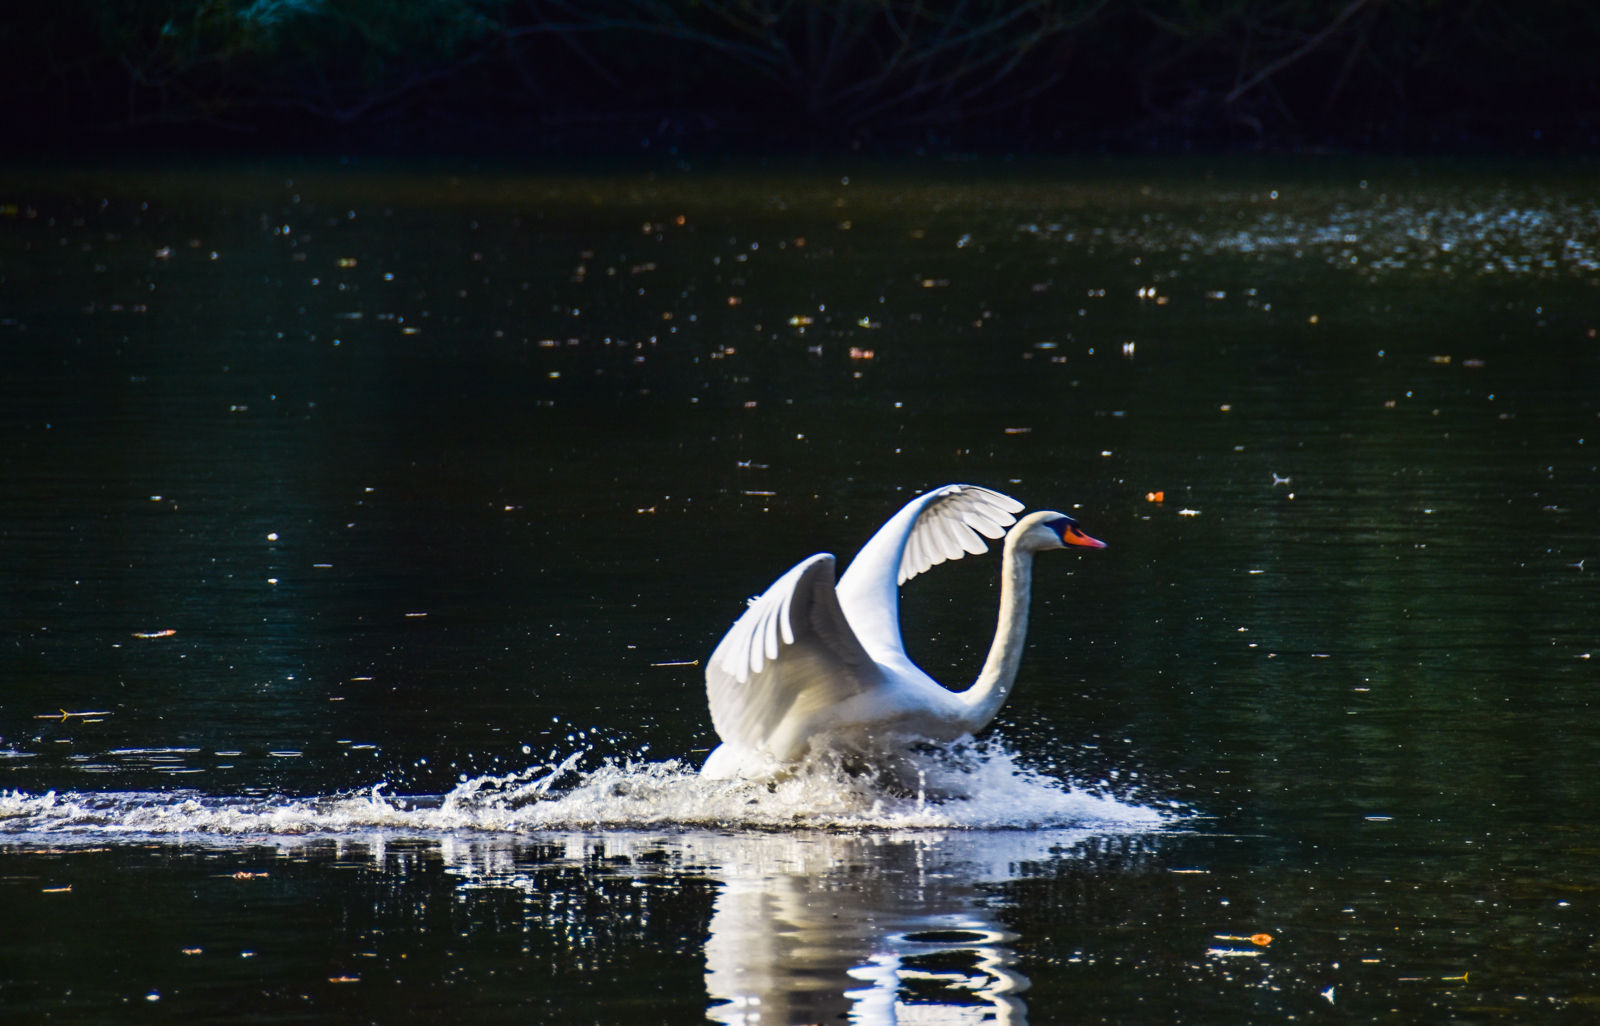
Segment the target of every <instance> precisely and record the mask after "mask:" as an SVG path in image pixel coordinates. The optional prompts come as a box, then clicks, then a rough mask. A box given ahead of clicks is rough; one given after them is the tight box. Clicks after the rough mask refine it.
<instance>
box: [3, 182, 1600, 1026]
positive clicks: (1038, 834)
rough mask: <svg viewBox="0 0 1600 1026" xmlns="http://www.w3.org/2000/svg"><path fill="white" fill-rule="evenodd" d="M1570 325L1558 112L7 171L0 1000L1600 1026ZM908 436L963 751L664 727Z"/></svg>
mask: <svg viewBox="0 0 1600 1026" xmlns="http://www.w3.org/2000/svg"><path fill="white" fill-rule="evenodd" d="M1597 329H1600V187H1597V186H1596V184H1595V179H1594V177H1593V173H1592V169H1591V168H1589V167H1587V166H1583V165H1577V164H1573V165H1521V166H1490V165H1465V164H1456V163H1446V162H1407V161H1400V160H1388V161H1361V160H1355V159H1346V158H1340V159H1337V160H1333V159H1329V160H1322V161H1309V160H1308V161H1303V162H1289V161H1283V162H1278V163H1272V162H1264V163H1246V162H1238V163H1229V162H1221V161H1216V162H1211V163H1205V162H1198V161H1191V162H1183V161H1172V162H1154V161H1152V162H1133V161H1127V162H1103V163H1090V162H1085V163H1080V164H1060V165H1043V164H1038V165H1005V166H1001V165H999V164H998V163H996V164H988V165H983V164H978V165H960V164H941V165H937V166H933V167H931V168H929V167H919V166H911V165H889V164H882V165H874V164H859V165H852V166H848V167H846V166H840V167H837V168H833V169H831V170H830V169H827V168H817V167H809V166H798V165H796V166H791V167H787V168H777V167H759V166H754V165H752V166H746V167H740V168H720V169H710V170H706V169H701V168H690V167H688V166H685V165H679V166H674V167H670V168H668V167H666V166H663V167H661V168H659V169H658V170H657V171H656V172H655V173H654V174H646V173H643V172H637V173H635V172H619V171H614V170H611V171H605V172H599V173H595V174H593V175H589V176H581V175H556V174H534V173H528V174H519V173H510V172H485V171H474V170H467V169H460V170H458V171H456V172H454V173H452V172H451V171H449V170H445V171H439V172H434V171H417V170H414V169H384V168H371V167H358V166H356V165H349V166H333V165H328V166H307V165H303V164H284V165H282V166H267V167H263V166H259V165H251V166H243V165H217V166H212V167H197V168H184V169H177V168H169V169H165V170H160V169H155V170H152V169H132V170H129V169H120V170H114V171H100V170H85V169H48V170H37V169H35V170H27V169H23V170H15V169H14V170H11V171H8V172H5V173H3V174H0V344H3V346H4V353H5V369H4V373H3V374H0V479H3V481H4V487H3V488H0V566H3V567H4V581H5V587H4V588H3V590H0V630H3V636H0V649H3V651H4V652H5V655H4V657H3V659H0V681H3V685H0V789H3V790H0V920H3V921H4V922H5V923H6V924H7V927H8V928H7V929H6V930H4V931H3V933H0V1014H3V1017H4V1018H5V1020H6V1021H8V1022H43V1021H47V1020H48V1021H50V1022H83V1023H99V1022H106V1021H124V1020H127V1021H146V1020H148V1021H176V1022H206V1021H237V1020H240V1019H250V1020H252V1021H273V1022H277V1021H283V1022H288V1021H294V1022H328V1023H344V1022H350V1023H355V1022H362V1023H366V1022H380V1023H391V1022H437V1021H461V1022H502V1021H504V1022H511V1021H515V1022H585V1023H587V1022H594V1023H607V1024H609V1023H693V1022H703V1021H706V1020H707V1019H708V1018H709V1020H711V1021H715V1022H722V1023H744V1024H756V1023H760V1024H763V1026H766V1024H778V1026H786V1024H792V1026H799V1024H805V1023H827V1022H854V1023H862V1024H881V1023H891V1022H899V1023H941V1024H947V1023H984V1022H996V1023H1022V1022H1027V1021H1032V1022H1034V1023H1054V1022H1067V1021H1102V1022H1116V1023H1145V1022H1151V1023H1158V1022H1159V1023H1165V1022H1217V1023H1238V1022H1267V1021H1271V1022H1283V1021H1290V1020H1292V1021H1297V1022H1299V1021H1307V1020H1316V1021H1334V1020H1337V1019H1358V1020H1366V1021H1388V1022H1397V1023H1398V1022H1444V1021H1463V1022H1502V1021H1506V1022H1509V1021H1519V1022H1521V1021H1540V1022H1590V1021H1593V1020H1594V1017H1595V1016H1596V1015H1600V970H1597V966H1600V882H1597V880H1600V876H1597V870H1596V867H1597V865H1600V710H1597V708H1596V704H1595V703H1596V688H1597V685H1600V629H1597V628H1600V584H1597V581H1600V536H1597V535H1600V532H1597V524H1600V471H1597V465H1600V339H1597V338H1596V332H1597ZM948 482H971V483H975V484H980V485H984V486H987V487H991V488H995V489H998V490H1000V491H1003V492H1005V493H1007V494H1009V495H1012V496H1015V497H1016V498H1018V499H1019V500H1020V501H1022V502H1024V503H1026V504H1027V505H1028V507H1029V508H1031V509H1039V508H1053V509H1058V510H1062V511H1065V512H1068V513H1071V514H1072V515H1074V516H1076V517H1077V518H1078V519H1079V520H1080V522H1081V523H1082V524H1083V526H1084V529H1085V530H1087V531H1088V532H1089V533H1091V534H1093V535H1094V536H1096V537H1098V538H1101V539H1103V540H1105V541H1106V542H1107V543H1108V546H1109V547H1108V548H1107V549H1106V550H1104V551H1101V552H1087V553H1084V554H1081V555H1080V554H1078V553H1077V552H1076V551H1074V552H1073V553H1063V554H1060V555H1050V556H1042V557H1041V558H1040V561H1039V567H1038V573H1037V579H1036V582H1035V591H1034V607H1033V628H1032V633H1031V635H1030V638H1029V648H1028V652H1027V655H1026V658H1025V659H1024V662H1023V665H1022V671H1021V677H1020V680H1019V683H1018V686H1017V690H1016V692H1015V694H1014V695H1013V696H1012V698H1011V701H1010V702H1009V704H1008V705H1007V706H1006V708H1005V710H1004V711H1003V713H1002V714H1001V717H1000V719H999V720H998V721H997V722H996V724H995V725H994V726H993V727H992V728H990V730H988V731H986V732H984V734H983V735H981V736H980V737H979V738H978V739H976V741H974V742H971V743H969V744H965V745H961V746H958V747H957V749H956V750H954V751H951V752H946V753H944V754H942V755H941V754H940V753H930V754H927V755H926V756H925V758H927V759H928V760H930V761H929V763H928V765H929V766H930V768H931V770H932V771H933V772H936V773H943V774H946V775H947V776H949V777H951V778H952V779H955V778H959V781H960V783H961V787H960V788H957V789H956V790H957V791H959V793H961V794H963V795H964V796H965V797H962V798H958V799H948V800H940V799H938V798H931V799H930V798H928V797H926V796H925V795H924V796H918V797H914V798H913V797H906V796H904V795H896V794H880V793H875V792H873V791H872V790H871V788H870V787H868V786H867V785H863V784H860V783H859V782H851V781H847V780H840V779H833V778H827V777H817V778H803V779H800V780H796V781H790V782H788V783H785V784H782V785H780V786H777V787H775V788H772V789H768V788H765V787H759V786H753V785H735V784H711V783H704V782H701V781H700V780H699V779H698V778H697V777H695V776H694V770H695V769H696V768H697V767H698V765H699V763H700V762H701V761H702V760H703V759H704V757H705V752H706V751H707V750H708V749H710V748H711V747H712V746H713V745H714V744H715V743H716V740H717V739H716V735H715V733H714V732H713V731H712V728H711V723H710V717H709V715H708V712H707V709H706V699H705V688H704V682H703V676H702V674H703V668H704V660H705V658H706V656H707V655H708V654H709V653H710V651H711V650H712V648H713V647H714V646H715V645H716V643H717V641H718V639H719V638H720V637H721V635H722V634H723V632H724V631H725V630H726V629H727V628H728V626H729V625H730V624H731V623H732V621H733V620H734V619H735V618H736V617H737V616H738V615H739V613H740V612H741V611H742V609H743V608H744V600H745V599H746V598H747V597H749V596H751V595H755V594H759V593H760V592H761V591H762V590H764V589H765V588H766V587H767V586H768V584H770V583H771V582H772V581H773V580H774V579H775V578H776V577H778V576H779V575H780V574H781V573H783V572H784V571H785V570H787V569H788V568H789V567H790V566H792V565H794V564H795V563H796V562H798V561H799V560H800V559H802V558H804V557H805V556H807V555H810V554H811V553H814V552H819V551H828V552H834V553H836V554H838V556H839V557H840V559H841V562H843V561H846V560H848V558H849V557H850V556H851V555H852V554H853V553H854V552H855V551H856V549H857V548H858V547H859V546H860V545H861V544H862V543H863V542H864V541H865V540H866V539H867V538H868V537H869V536H870V535H871V534H872V532H873V531H874V530H875V529H876V528H877V527H878V526H879V525H880V524H881V523H882V522H883V521H884V520H885V519H887V518H888V517H889V516H890V515H891V514H893V513H894V511H895V510H897V509H898V508H899V507H900V506H901V505H902V504H903V503H904V502H906V501H907V500H908V499H910V498H911V497H912V496H914V495H916V494H918V493H919V492H921V491H923V490H926V489H928V488H931V487H935V486H938V485H942V484H945V483H948ZM997 566H998V564H997V560H996V557H995V556H994V555H992V554H991V555H988V556H971V557H968V558H967V559H965V560H962V561H961V562H959V563H953V564H949V565H945V566H940V567H937V568H935V569H934V570H932V571H930V572H929V573H928V574H926V575H925V576H922V577H918V578H917V579H915V580H913V581H911V582H909V583H908V584H907V585H906V587H905V588H904V590H903V620H904V624H905V628H906V637H907V645H908V649H909V651H910V653H911V655H912V656H913V658H915V659H916V660H917V661H918V663H919V664H920V665H922V666H923V667H925V668H926V669H927V670H928V671H929V672H931V673H932V674H933V675H934V676H936V677H938V678H940V679H941V680H944V681H946V682H948V683H950V684H952V685H953V686H955V687H958V688H959V687H965V686H966V684H967V683H968V682H970V680H971V679H972V678H973V676H974V675H975V674H976V673H977V670H978V667H979V665H980V664H981V662H982V659H983V655H984V652H985V651H986V649H987V646H988V641H989V638H990V635H991V633H992V631H993V629H994V612H995V605H996V602H997V588H996V579H997ZM697 661H698V662H697ZM1262 935H1265V936H1262ZM1252 938H1253V939H1252ZM1269 938H1270V939H1269Z"/></svg>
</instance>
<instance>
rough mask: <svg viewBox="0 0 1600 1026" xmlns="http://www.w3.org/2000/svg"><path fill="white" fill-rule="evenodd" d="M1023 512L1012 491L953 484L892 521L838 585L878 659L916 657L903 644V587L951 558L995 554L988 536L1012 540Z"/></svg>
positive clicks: (919, 498)
mask: <svg viewBox="0 0 1600 1026" xmlns="http://www.w3.org/2000/svg"><path fill="white" fill-rule="evenodd" d="M1021 510H1022V503H1020V502H1018V501H1017V500H1016V499H1013V498H1011V497H1010V496H1009V495H1002V494H1001V493H999V492H996V491H992V490H990V489H988V488H980V487H978V486H977V485H967V484H953V485H945V486H944V487H943V488H935V489H934V490H933V491H931V492H926V493H924V494H922V495H919V496H917V497H916V498H915V499H912V500H911V501H910V502H909V503H907V504H906V506H905V508H904V509H902V510H901V511H900V512H898V513H896V514H895V515H894V516H893V517H892V518H890V520H889V522H888V523H887V524H884V525H883V527H882V528H880V529H879V530H878V533H877V534H875V535H873V536H872V539H871V540H870V541H868V542H867V544H866V545H865V546H863V547H862V549H861V551H860V552H859V553H857V554H856V558H855V559H854V560H852V561H851V563H850V568H849V569H848V570H846V571H845V575H844V577H843V579H841V580H840V581H839V588H838V595H839V606H840V608H842V609H843V610H844V614H845V618H846V619H848V620H849V622H850V626H851V627H853V628H855V632H856V636H857V637H858V638H860V639H861V644H862V645H863V646H864V647H865V648H866V650H867V651H868V652H870V653H871V654H872V656H873V658H875V659H877V660H878V661H879V662H883V663H886V664H888V665H893V666H898V665H899V664H901V663H903V662H905V663H908V662H909V660H908V659H907V657H906V651H905V646H904V645H903V644H902V643H901V641H900V585H902V584H904V583H905V582H906V581H909V580H910V579H911V578H913V577H915V576H916V575H917V574H920V573H922V572H923V571H924V570H927V569H928V568H929V567H932V566H936V565H937V564H939V563H943V562H944V561H945V560H947V559H960V558H961V557H962V556H964V555H966V554H967V553H968V552H987V551H989V546H988V545H986V544H984V541H983V538H1003V537H1005V533H1006V528H1007V527H1010V526H1011V525H1012V524H1014V523H1016V522H1017V518H1016V517H1015V516H1013V514H1015V513H1017V512H1020V511H1021ZM979 535H982V536H983V538H980V537H979Z"/></svg>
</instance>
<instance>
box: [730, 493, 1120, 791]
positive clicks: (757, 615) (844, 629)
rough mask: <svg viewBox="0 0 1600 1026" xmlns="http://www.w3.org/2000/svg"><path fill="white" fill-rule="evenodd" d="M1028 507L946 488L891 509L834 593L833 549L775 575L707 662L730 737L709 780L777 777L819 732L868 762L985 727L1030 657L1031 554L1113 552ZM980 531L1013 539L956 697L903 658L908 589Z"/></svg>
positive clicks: (1070, 524)
mask: <svg viewBox="0 0 1600 1026" xmlns="http://www.w3.org/2000/svg"><path fill="white" fill-rule="evenodd" d="M1021 509H1022V504H1021V503H1019V502H1017V501H1016V500H1015V499H1012V498H1010V497H1008V496H1005V495H1001V494H1000V493H999V492H994V491H990V490H989V489H987V488H979V487H976V486H974V485H946V486H945V487H943V488H937V489H934V490H933V491H931V492H928V493H926V494H924V495H921V496H918V497H917V498H916V499H913V500H912V501H911V502H910V503H908V504H907V505H906V506H905V508H904V509H902V510H901V511H900V512H899V513H897V514H895V515H894V517H893V518H892V519H890V520H889V522H888V523H887V524H885V525H884V526H883V527H882V528H881V529H880V530H879V531H878V533H877V534H875V535H873V536H872V539H871V540H870V541H868V542H867V544H866V546H865V547H863V548H862V550H861V552H860V553H859V554H857V556H856V558H855V560H854V561H853V562H852V563H851V564H850V568H849V570H847V571H846V572H845V575H844V577H843V578H842V579H840V581H839V583H838V586H837V587H835V585H834V558H833V556H831V555H829V554H827V553H819V554H817V555H815V556H812V557H811V558H809V559H807V560H805V561H804V562H802V563H800V564H799V565H798V566H796V567H795V568H794V569H792V570H790V571H789V572H788V573H786V574H784V575H783V576H782V577H780V578H778V580H777V581H776V582H775V583H774V584H773V585H772V586H771V587H770V588H768V589H767V591H766V593H765V594H764V595H762V596H761V597H760V598H757V599H754V600H753V601H752V602H751V603H750V608H749V609H747V610H746V611H745V613H744V615H743V616H741V617H740V618H739V620H738V622H737V623H735V624H734V625H733V628H732V629H731V630H729V631H728V633H727V635H726V636H725V637H724V638H723V639H722V642H721V643H720V644H719V645H717V648H716V651H715V652H713V653H712V655H711V658H710V660H708V662H707V664H706V691H707V694H708V696H709V698H710V702H711V719H712V722H713V723H714V724H715V726H716V728H717V733H718V734H719V735H720V736H721V737H722V742H723V743H722V744H721V745H720V746H718V748H717V749H716V750H715V751H713V752H712V753H711V755H710V757H709V758H708V759H707V760H706V764H705V767H704V768H703V769H702V771H701V772H702V773H703V774H704V775H705V776H708V777H719V778H720V777H750V778H755V779H761V778H770V777H772V776H774V775H775V774H781V773H782V772H783V771H784V769H785V768H786V767H789V766H792V765H794V764H795V763H797V762H799V761H800V760H801V759H803V758H804V757H805V756H806V755H807V754H808V753H809V752H810V751H811V750H812V747H813V743H814V742H815V741H816V740H817V739H819V738H826V739H827V741H828V743H829V747H837V748H840V749H843V750H844V751H846V752H847V753H851V754H872V753H877V752H884V751H886V750H888V751H892V750H893V749H894V748H895V747H896V746H897V742H898V743H899V744H903V743H904V741H905V740H916V739H926V740H932V741H952V740H955V739H956V738H959V737H961V736H962V735H964V734H970V733H973V732H975V731H978V730H981V729H982V728H983V727H985V726H986V725H988V723H989V721H990V720H992V719H994V717H995V714H996V713H998V712H999V711H1000V707H1001V706H1002V705H1003V704H1004V703H1005V700H1006V697H1007V695H1009V694H1010V692H1011V686H1012V684H1013V683H1014V682H1015V681H1016V677H1017V667H1018V665H1019V664H1020V663H1021V661H1022V649H1023V641H1024V638H1025V636H1026V634H1027V630H1028V598H1029V592H1030V589H1031V587H1032V580H1033V555H1034V553H1036V552H1041V551H1045V550H1048V549H1061V548H1066V547H1068V546H1082V547H1086V548H1104V547H1105V546H1104V544H1103V543H1102V542H1098V541H1096V540H1095V539H1093V538H1090V537H1089V536H1088V535H1086V534H1084V533H1083V532H1082V531H1081V530H1079V529H1078V524H1077V521H1075V520H1073V519H1072V518H1071V517H1069V516H1066V515H1065V514H1062V513H1053V512H1050V511H1043V512H1039V513H1032V514H1029V515H1028V516H1026V517H1024V518H1023V519H1022V520H1021V521H1020V522H1018V521H1017V520H1016V518H1015V517H1014V516H1013V515H1012V514H1014V513H1017V512H1018V511H1020V510H1021ZM1013 523H1015V524H1016V526H1015V527H1012V528H1011V530H1010V531H1009V532H1006V531H1005V528H1006V527H1007V526H1008V525H1010V524H1013ZM980 534H981V535H983V536H984V537H987V538H999V537H1001V536H1002V535H1004V537H1005V539H1006V541H1005V554H1004V558H1003V562H1002V564H1001V577H1000V619H999V625H998V627H997V629H996V631H995V638H994V644H993V646H992V647H991V648H990V650H989V657H988V659H987V660H986V661H985V663H984V665H983V670H982V672H981V673H980V674H979V675H978V680H977V682H976V683H975V684H973V685H972V687H970V688H968V689H967V690H966V691H962V692H952V691H949V690H947V689H945V688H944V687H942V686H941V685H940V684H939V683H938V682H936V681H935V680H934V679H933V678H932V677H930V676H928V675H927V674H926V673H924V672H923V671H922V669H921V668H919V667H918V666H917V665H916V664H915V663H913V662H912V661H911V659H910V657H909V656H907V655H906V650H905V646H904V644H902V642H901V639H900V612H899V604H900V592H899V589H900V585H901V584H904V583H905V582H906V581H908V580H910V579H911V578H912V577H915V576H916V575H917V574H920V573H922V572H923V571H924V570H927V569H928V568H929V567H931V566H934V565H935V564H938V563H942V562H944V561H945V560H947V559H960V558H961V557H962V555H964V554H965V553H968V552H985V551H987V549H988V546H986V545H985V544H984V542H983V539H982V538H980V537H979V535H980Z"/></svg>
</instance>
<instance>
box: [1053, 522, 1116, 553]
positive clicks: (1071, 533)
mask: <svg viewBox="0 0 1600 1026" xmlns="http://www.w3.org/2000/svg"><path fill="white" fill-rule="evenodd" d="M1061 540H1062V541H1064V542H1066V543H1067V544H1068V545H1080V546H1082V547H1083V548H1086V549H1103V548H1105V547H1106V543H1105V542H1103V541H1101V540H1100V539H1098V538H1091V537H1089V536H1088V535H1086V534H1084V533H1083V532H1082V531H1080V530H1078V529H1077V528H1076V527H1068V528H1067V529H1066V530H1065V531H1062V532H1061Z"/></svg>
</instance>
